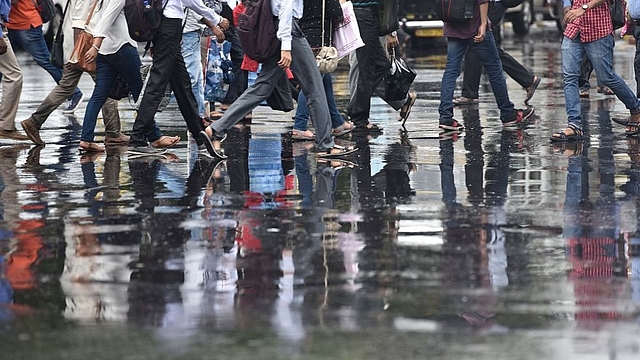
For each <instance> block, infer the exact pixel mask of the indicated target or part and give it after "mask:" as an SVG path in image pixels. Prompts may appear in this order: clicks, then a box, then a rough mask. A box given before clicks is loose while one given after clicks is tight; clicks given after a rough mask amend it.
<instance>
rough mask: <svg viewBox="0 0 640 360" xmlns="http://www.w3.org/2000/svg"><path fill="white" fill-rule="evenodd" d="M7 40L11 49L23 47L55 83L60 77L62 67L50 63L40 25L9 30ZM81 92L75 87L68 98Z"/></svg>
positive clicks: (57, 82) (49, 55) (58, 81)
mask: <svg viewBox="0 0 640 360" xmlns="http://www.w3.org/2000/svg"><path fill="white" fill-rule="evenodd" d="M8 37H9V41H10V42H11V47H12V48H13V50H14V51H15V50H17V49H18V48H22V49H24V50H25V51H26V52H28V53H29V55H31V57H32V58H33V60H34V61H35V62H36V64H38V65H40V67H41V68H43V69H45V70H46V71H47V72H48V73H49V75H51V77H52V78H53V80H54V81H55V82H56V84H59V83H60V79H62V69H60V68H57V67H55V66H54V65H53V64H52V63H51V53H50V52H49V49H48V48H47V43H46V42H45V41H44V35H43V33H42V26H38V27H35V28H31V29H29V30H9V31H8ZM79 94H81V91H80V89H78V88H76V90H75V92H74V93H73V94H71V96H69V99H71V98H73V97H75V96H78V95H79Z"/></svg>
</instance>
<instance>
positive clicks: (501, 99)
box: [470, 31, 516, 122]
mask: <svg viewBox="0 0 640 360" xmlns="http://www.w3.org/2000/svg"><path fill="white" fill-rule="evenodd" d="M470 48H473V49H474V50H475V51H476V54H477V55H478V58H479V59H480V62H482V66H484V70H485V71H486V72H487V76H488V77H489V82H490V83H491V90H492V91H493V95H494V96H495V98H496V104H497V105H498V108H499V109H500V120H502V122H509V121H512V120H513V119H515V118H516V112H515V109H514V107H513V103H512V102H511V100H509V92H508V90H507V82H506V81H505V79H504V73H503V71H502V63H501V62H500V55H498V48H497V47H496V43H495V42H494V40H493V35H492V33H491V32H490V31H487V34H486V36H485V38H484V40H483V41H482V42H479V43H473V44H472V45H471V46H470Z"/></svg>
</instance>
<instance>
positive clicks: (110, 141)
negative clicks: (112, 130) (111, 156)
mask: <svg viewBox="0 0 640 360" xmlns="http://www.w3.org/2000/svg"><path fill="white" fill-rule="evenodd" d="M104 144H105V145H127V144H129V136H127V135H125V134H123V133H120V135H119V136H107V137H105V138H104Z"/></svg>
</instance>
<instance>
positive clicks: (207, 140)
mask: <svg viewBox="0 0 640 360" xmlns="http://www.w3.org/2000/svg"><path fill="white" fill-rule="evenodd" d="M206 129H211V131H212V132H213V133H212V135H211V136H209V134H207V130H206ZM206 129H205V130H202V131H200V137H201V138H202V141H203V142H204V146H205V147H206V148H207V151H208V152H209V154H210V155H211V156H212V157H217V158H220V159H226V158H227V156H226V155H225V154H224V152H223V151H222V142H223V141H224V140H225V139H226V138H227V134H226V133H225V134H224V135H218V134H217V133H216V132H215V130H213V129H212V128H206Z"/></svg>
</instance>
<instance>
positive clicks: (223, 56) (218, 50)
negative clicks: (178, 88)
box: [204, 37, 235, 102]
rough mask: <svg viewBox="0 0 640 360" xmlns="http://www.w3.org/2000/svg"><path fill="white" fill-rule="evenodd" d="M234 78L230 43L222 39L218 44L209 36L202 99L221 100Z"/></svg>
mask: <svg viewBox="0 0 640 360" xmlns="http://www.w3.org/2000/svg"><path fill="white" fill-rule="evenodd" d="M234 80H235V76H234V74H233V61H231V43H230V42H229V41H224V42H223V43H222V44H219V43H218V42H217V41H215V40H213V38H211V37H209V51H208V55H207V65H206V67H205V85H204V99H205V100H207V101H218V102H221V101H223V100H224V98H225V97H226V96H227V92H228V91H229V84H231V83H232V82H233V81H234Z"/></svg>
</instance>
